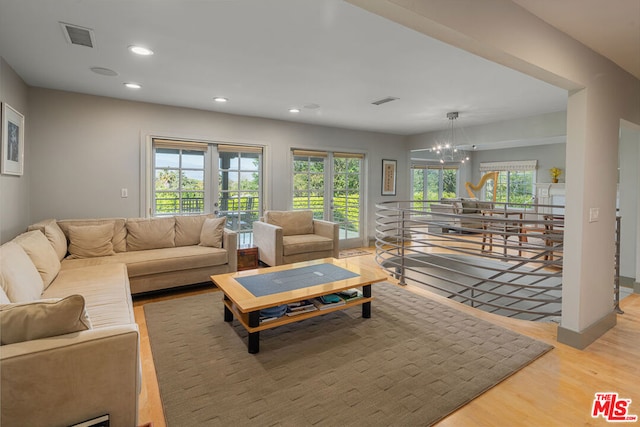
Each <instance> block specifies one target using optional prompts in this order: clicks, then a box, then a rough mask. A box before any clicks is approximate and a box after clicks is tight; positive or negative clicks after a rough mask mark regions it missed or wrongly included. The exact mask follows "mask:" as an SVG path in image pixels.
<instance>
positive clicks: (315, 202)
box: [293, 150, 327, 219]
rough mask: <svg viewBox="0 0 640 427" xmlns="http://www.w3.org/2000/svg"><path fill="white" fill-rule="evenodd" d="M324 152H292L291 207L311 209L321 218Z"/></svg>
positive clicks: (322, 215)
mask: <svg viewBox="0 0 640 427" xmlns="http://www.w3.org/2000/svg"><path fill="white" fill-rule="evenodd" d="M326 157H327V154H326V153H321V152H308V151H302V150H296V151H294V153H293V209H294V210H296V209H311V210H312V211H313V217H314V218H315V219H323V218H324V216H325V213H324V211H325V206H324V199H325V197H324V191H325V188H324V180H325V176H324V173H325V162H324V161H325V158H326Z"/></svg>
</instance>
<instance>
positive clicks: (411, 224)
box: [376, 200, 618, 321]
mask: <svg viewBox="0 0 640 427" xmlns="http://www.w3.org/2000/svg"><path fill="white" fill-rule="evenodd" d="M460 209H462V210H460ZM463 212H464V213H463ZM563 248H564V207H563V206H552V205H530V204H529V205H525V204H520V205H514V204H510V205H508V206H507V205H505V204H502V203H494V202H481V203H480V204H479V205H476V206H475V208H474V207H473V206H472V204H471V205H470V204H467V205H466V206H462V207H458V208H457V209H456V208H454V207H453V206H449V207H448V206H446V204H444V205H443V204H442V203H441V202H440V201H435V200H434V201H408V202H387V203H381V204H378V205H377V206H376V261H377V262H378V264H379V265H380V266H382V267H383V268H384V269H386V270H387V271H388V272H389V273H390V274H391V275H393V276H394V277H396V278H397V279H398V281H399V283H401V284H406V283H415V284H419V285H424V286H427V287H429V288H430V289H431V290H432V291H434V292H436V293H439V294H441V295H444V296H446V297H448V298H450V299H453V300H455V301H459V302H462V303H464V304H468V305H471V306H473V307H476V308H480V309H482V310H485V311H489V312H493V313H496V314H501V315H504V316H508V317H517V318H521V319H527V320H545V321H559V320H560V316H561V313H562V311H561V310H562V262H563ZM616 298H618V297H617V296H616ZM615 301H616V303H617V301H618V299H616V300H615Z"/></svg>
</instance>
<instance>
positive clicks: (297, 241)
mask: <svg viewBox="0 0 640 427" xmlns="http://www.w3.org/2000/svg"><path fill="white" fill-rule="evenodd" d="M282 246H283V252H284V256H289V255H295V254H304V253H309V252H319V251H331V250H333V240H332V239H329V238H327V237H322V236H318V235H317V234H298V235H295V236H284V237H283V238H282Z"/></svg>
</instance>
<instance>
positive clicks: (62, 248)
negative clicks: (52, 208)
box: [27, 219, 67, 261]
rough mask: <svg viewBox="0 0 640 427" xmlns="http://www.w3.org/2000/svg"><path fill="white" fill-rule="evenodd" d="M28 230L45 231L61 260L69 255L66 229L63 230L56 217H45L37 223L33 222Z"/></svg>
mask: <svg viewBox="0 0 640 427" xmlns="http://www.w3.org/2000/svg"><path fill="white" fill-rule="evenodd" d="M27 230H28V231H34V230H38V231H41V232H42V233H44V235H45V236H46V237H47V239H48V240H49V243H51V246H53V249H54V250H55V251H56V254H57V255H58V260H59V261H62V259H63V258H64V257H65V256H67V236H65V234H64V231H62V228H60V226H59V225H58V222H57V221H56V220H55V219H45V220H42V221H39V222H36V223H35V224H31V225H30V226H29V227H28V228H27Z"/></svg>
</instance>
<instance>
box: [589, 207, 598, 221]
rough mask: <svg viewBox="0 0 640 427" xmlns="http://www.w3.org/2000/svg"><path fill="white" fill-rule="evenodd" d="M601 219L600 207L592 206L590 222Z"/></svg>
mask: <svg viewBox="0 0 640 427" xmlns="http://www.w3.org/2000/svg"><path fill="white" fill-rule="evenodd" d="M599 220H600V209H599V208H590V209H589V222H597V221H599Z"/></svg>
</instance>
